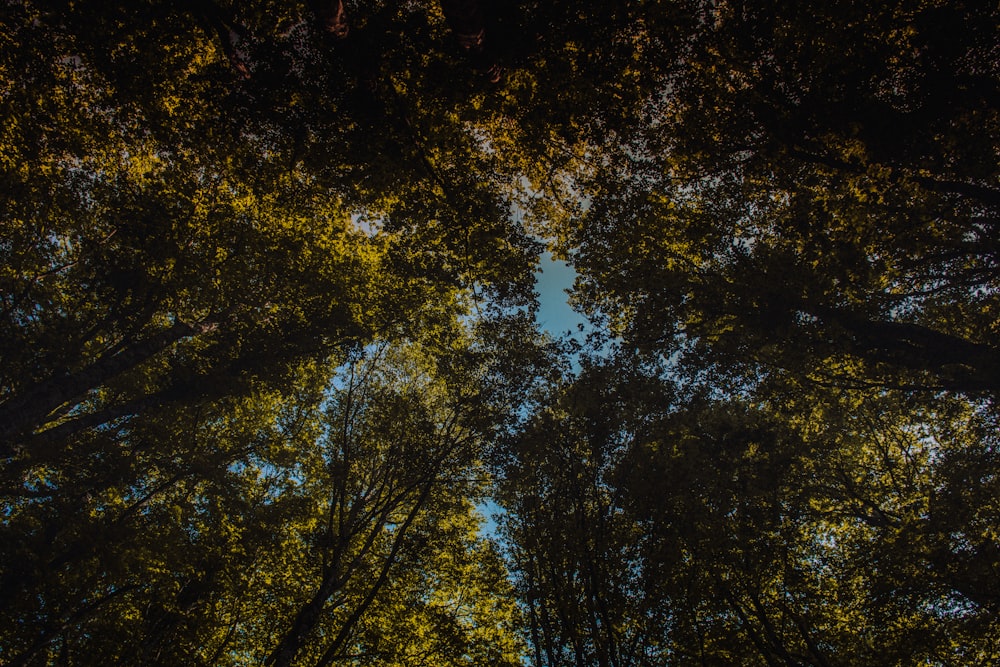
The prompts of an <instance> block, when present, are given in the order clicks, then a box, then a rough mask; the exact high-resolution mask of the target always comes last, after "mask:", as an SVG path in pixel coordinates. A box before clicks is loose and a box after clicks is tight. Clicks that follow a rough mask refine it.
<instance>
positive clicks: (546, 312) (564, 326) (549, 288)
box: [535, 252, 585, 336]
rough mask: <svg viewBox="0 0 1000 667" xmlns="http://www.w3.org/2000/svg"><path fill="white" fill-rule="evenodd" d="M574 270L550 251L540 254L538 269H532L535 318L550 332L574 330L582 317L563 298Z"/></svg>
mask: <svg viewBox="0 0 1000 667" xmlns="http://www.w3.org/2000/svg"><path fill="white" fill-rule="evenodd" d="M575 278H576V271H575V270H573V267H571V266H570V265H569V264H567V263H566V262H562V261H559V260H557V259H553V258H552V254H551V253H549V252H545V253H543V254H542V257H541V262H540V263H539V269H538V271H537V272H536V273H535V289H536V290H537V291H538V295H539V296H538V303H539V309H538V315H537V317H536V320H537V322H538V324H539V326H540V327H541V328H542V329H545V330H546V331H548V332H549V333H550V334H552V335H553V336H561V335H563V334H565V333H566V332H567V331H572V332H573V333H574V334H577V325H579V324H583V323H584V321H585V320H584V318H583V317H582V316H581V315H579V314H577V313H575V312H574V311H573V309H572V308H570V307H569V304H568V303H566V299H567V297H568V296H569V295H568V294H567V292H566V290H568V289H570V288H571V287H573V280H574V279H575Z"/></svg>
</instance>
